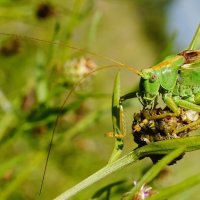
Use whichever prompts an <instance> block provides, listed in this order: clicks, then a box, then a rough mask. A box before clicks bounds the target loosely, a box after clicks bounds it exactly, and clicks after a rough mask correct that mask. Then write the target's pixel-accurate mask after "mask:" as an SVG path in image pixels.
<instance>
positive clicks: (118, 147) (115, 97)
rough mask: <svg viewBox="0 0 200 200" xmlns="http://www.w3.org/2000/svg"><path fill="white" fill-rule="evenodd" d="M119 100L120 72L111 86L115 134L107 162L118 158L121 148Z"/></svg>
mask: <svg viewBox="0 0 200 200" xmlns="http://www.w3.org/2000/svg"><path fill="white" fill-rule="evenodd" d="M119 102H120V72H118V73H117V75H116V78H115V82H114V88H113V96H112V123H113V132H114V136H115V145H114V149H113V152H112V154H111V157H110V159H109V163H111V162H114V161H115V160H117V159H118V158H119V156H120V155H121V152H122V149H123V146H124V144H123V140H122V139H121V138H117V136H119V135H122V134H124V133H122V132H121V128H122V127H121V120H122V119H121V118H120V117H121V114H120V113H121V112H123V110H121V109H122V108H121V106H120V105H119Z"/></svg>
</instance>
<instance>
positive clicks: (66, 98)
mask: <svg viewBox="0 0 200 200" xmlns="http://www.w3.org/2000/svg"><path fill="white" fill-rule="evenodd" d="M0 35H5V36H11V37H15V38H19V39H26V40H32V41H38V42H43V43H46V44H48V45H52V44H54V45H60V46H64V47H68V48H71V49H74V50H77V51H80V52H84V53H88V54H90V55H93V56H97V57H100V58H103V59H106V60H108V61H111V62H113V63H114V64H115V65H114V64H113V65H107V66H103V67H100V68H98V69H95V70H93V71H91V72H89V73H87V74H85V75H84V77H82V78H81V79H80V80H79V81H78V82H77V83H75V84H74V85H73V87H72V89H71V90H70V91H69V93H68V94H67V96H66V97H65V100H64V102H63V104H62V105H61V107H60V109H59V113H58V115H57V117H56V120H55V122H54V126H53V131H52V135H51V140H50V143H49V147H48V152H47V157H46V161H45V166H44V171H43V175H42V181H41V185H40V190H39V195H41V193H42V189H43V185H44V180H45V175H46V171H47V165H48V161H49V156H50V153H51V149H52V145H53V140H54V136H55V131H56V127H57V124H58V121H59V118H60V115H61V114H62V112H63V109H64V106H65V104H66V102H67V100H68V99H69V97H70V96H71V94H72V93H73V92H74V90H75V89H76V87H77V86H78V85H79V84H80V83H81V82H82V81H83V80H84V79H86V78H87V77H88V76H90V75H91V74H93V73H95V72H97V71H100V70H104V69H109V68H113V67H120V68H125V69H127V70H129V71H131V72H133V73H134V74H138V75H140V76H141V73H140V72H139V71H138V70H136V69H134V68H133V67H131V66H129V65H127V64H124V63H122V62H120V61H117V60H115V59H113V58H111V57H109V56H105V55H102V54H99V53H94V52H90V51H88V50H86V49H82V48H78V47H75V46H72V45H68V44H65V43H61V42H52V41H48V40H42V39H38V38H34V37H29V36H24V35H17V34H10V33H1V32H0Z"/></svg>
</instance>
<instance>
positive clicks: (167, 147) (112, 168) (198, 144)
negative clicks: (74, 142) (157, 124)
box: [55, 136, 200, 200]
mask: <svg viewBox="0 0 200 200" xmlns="http://www.w3.org/2000/svg"><path fill="white" fill-rule="evenodd" d="M183 146H184V147H185V151H194V150H197V149H200V136H193V137H188V138H181V139H173V140H166V141H160V142H155V143H152V144H149V145H146V146H143V147H141V148H138V149H136V150H134V151H132V152H130V153H129V154H127V155H125V156H124V157H122V158H120V159H118V160H117V161H115V162H113V163H110V164H108V165H107V166H105V167H103V168H102V169H100V170H99V171H97V172H96V173H94V174H92V175H91V176H89V177H88V178H86V179H84V180H83V181H81V182H80V183H78V184H77V185H75V186H74V187H72V188H70V189H68V190H66V191H65V192H64V193H62V194H60V195H59V196H58V197H56V198H55V200H64V199H69V198H71V197H73V196H74V195H76V194H77V193H79V192H80V191H82V190H83V189H85V188H87V187H89V186H90V185H92V184H94V183H96V182H97V181H99V180H101V179H102V178H104V177H106V176H108V175H109V174H112V173H113V172H116V171H118V170H120V169H122V168H123V167H125V166H127V165H129V164H131V163H133V162H135V161H137V160H138V159H139V158H142V157H144V156H148V155H152V154H168V153H170V152H171V151H173V150H175V149H178V148H181V147H183Z"/></svg>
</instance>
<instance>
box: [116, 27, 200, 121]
mask: <svg viewBox="0 0 200 200" xmlns="http://www.w3.org/2000/svg"><path fill="white" fill-rule="evenodd" d="M199 32H200V26H199V27H198V29H197V32H196V34H195V36H194V38H193V42H192V44H191V45H190V46H191V48H190V49H189V50H185V51H183V52H181V53H179V54H177V55H175V56H174V55H173V56H168V57H167V58H165V59H164V60H163V61H162V62H160V63H159V64H157V65H154V66H152V67H150V68H146V69H143V70H141V72H139V73H138V75H139V76H141V79H140V84H139V90H138V91H136V92H131V93H129V94H126V95H124V96H122V97H121V98H120V101H121V103H122V102H123V101H124V100H126V99H129V98H136V97H137V98H138V99H139V100H140V102H141V104H142V105H143V107H144V108H146V107H150V108H152V109H153V108H154V107H155V105H156V104H157V98H158V96H159V95H160V94H161V95H162V99H163V101H164V103H165V104H166V106H168V107H169V108H170V110H171V111H172V112H173V113H166V114H165V115H160V116H154V117H150V118H152V119H156V118H163V117H166V116H178V115H180V109H179V108H180V107H182V108H186V109H189V110H194V111H197V112H200V106H199V105H198V104H200V87H199V86H200V85H199V84H200V50H193V49H192V48H193V46H194V45H193V43H194V42H195V41H196V40H197V36H198V34H199Z"/></svg>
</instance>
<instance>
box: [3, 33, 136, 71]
mask: <svg viewBox="0 0 200 200" xmlns="http://www.w3.org/2000/svg"><path fill="white" fill-rule="evenodd" d="M0 35H5V36H11V37H15V38H19V39H20V38H21V39H25V40H33V41H38V42H43V43H46V44H48V45H52V44H54V45H60V46H64V47H68V48H70V49H74V50H77V51H80V52H84V53H88V54H90V55H93V56H97V57H100V58H103V59H106V60H108V61H111V62H113V63H115V64H116V65H118V66H119V67H124V68H129V69H130V70H131V71H133V72H134V73H135V74H138V75H140V72H139V71H138V70H136V69H134V68H133V67H131V66H129V65H127V64H124V63H122V62H120V61H118V60H115V59H113V58H111V57H109V56H105V55H102V54H99V53H94V52H91V51H89V50H86V49H82V48H78V47H75V46H72V45H69V44H65V43H62V42H52V41H48V40H42V39H38V38H34V37H29V36H24V35H17V34H12V33H2V32H0Z"/></svg>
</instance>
